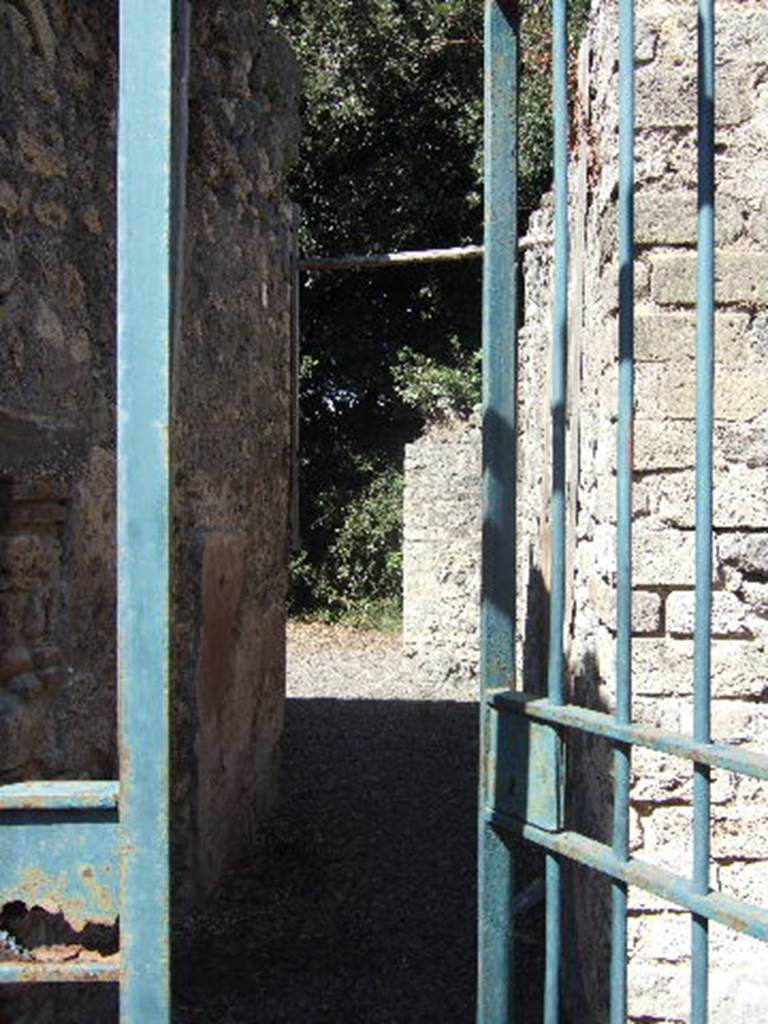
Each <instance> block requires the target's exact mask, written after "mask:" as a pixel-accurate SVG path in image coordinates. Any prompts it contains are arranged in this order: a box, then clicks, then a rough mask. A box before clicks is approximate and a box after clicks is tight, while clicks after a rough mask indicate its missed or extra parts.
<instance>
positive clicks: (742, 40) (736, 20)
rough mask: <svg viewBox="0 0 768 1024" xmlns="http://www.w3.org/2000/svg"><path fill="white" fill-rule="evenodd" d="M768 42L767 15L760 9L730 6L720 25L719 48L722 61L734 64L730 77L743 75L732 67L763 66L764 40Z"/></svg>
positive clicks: (719, 21)
mask: <svg viewBox="0 0 768 1024" xmlns="http://www.w3.org/2000/svg"><path fill="white" fill-rule="evenodd" d="M766 39H768V13H766V11H764V10H762V9H761V8H760V7H751V6H750V5H748V4H744V5H743V7H742V8H740V7H739V6H734V5H729V6H728V7H727V8H725V9H724V10H723V16H722V17H721V18H720V19H719V20H718V25H717V48H718V53H719V54H720V55H721V56H720V59H721V60H723V59H725V60H728V61H729V62H732V63H731V64H730V66H729V67H728V71H729V72H730V73H731V74H739V73H741V74H743V72H741V69H738V70H737V69H735V68H734V67H733V64H746V63H751V64H764V63H765V40H766Z"/></svg>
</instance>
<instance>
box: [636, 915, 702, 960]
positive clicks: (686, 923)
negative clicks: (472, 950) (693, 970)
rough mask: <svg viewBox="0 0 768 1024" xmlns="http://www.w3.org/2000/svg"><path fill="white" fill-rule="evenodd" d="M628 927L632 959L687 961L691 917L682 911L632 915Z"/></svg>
mask: <svg viewBox="0 0 768 1024" xmlns="http://www.w3.org/2000/svg"><path fill="white" fill-rule="evenodd" d="M628 926H629V956H630V961H632V960H636V959H639V960H643V961H645V962H650V961H653V960H657V961H661V962H663V961H667V962H669V963H684V962H685V961H686V960H687V959H688V947H689V945H690V939H691V919H690V917H689V915H688V914H685V913H683V912H682V911H674V910H665V911H661V912H660V913H655V914H653V913H652V914H642V915H632V916H631V917H630V919H629V922H628Z"/></svg>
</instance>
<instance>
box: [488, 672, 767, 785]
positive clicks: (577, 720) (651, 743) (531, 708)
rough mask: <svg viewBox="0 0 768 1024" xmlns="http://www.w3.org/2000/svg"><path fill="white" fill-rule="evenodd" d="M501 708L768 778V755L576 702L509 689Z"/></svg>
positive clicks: (496, 703)
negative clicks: (640, 722) (623, 720)
mask: <svg viewBox="0 0 768 1024" xmlns="http://www.w3.org/2000/svg"><path fill="white" fill-rule="evenodd" d="M491 704H492V706H493V707H495V708H497V709H498V710H500V711H507V712H510V713H514V714H520V715H526V716H527V717H529V718H534V719H536V720H538V721H542V722H552V723H553V724H555V725H563V726H566V727H568V728H571V729H580V730H581V731H582V732H588V733H591V734H592V735H593V736H604V737H605V738H606V739H611V740H618V741H619V742H621V743H631V744H633V745H635V746H638V747H647V748H649V749H650V750H658V751H660V752H661V753H663V754H672V755H673V756H674V757H681V758H684V759H685V760H686V761H695V762H697V763H699V764H708V765H712V767H714V768H723V769H725V770H726V771H729V772H738V773H740V774H742V775H749V776H751V777H752V778H755V779H765V780H768V754H761V753H759V752H758V751H756V750H745V749H743V748H741V747H734V746H730V745H729V744H727V743H699V742H697V741H696V740H695V739H693V738H692V737H690V736H686V735H684V734H682V733H676V732H670V731H667V730H666V729H656V728H654V727H652V726H646V725H636V724H632V725H625V724H623V723H621V722H617V721H616V720H615V719H614V718H613V716H612V715H608V714H605V713H604V712H602V711H592V710H590V709H588V708H580V707H576V706H574V705H573V704H565V705H556V704H550V702H549V701H548V700H547V699H546V698H533V697H530V696H528V695H527V694H524V693H513V692H512V691H510V690H506V691H504V692H503V693H497V694H495V695H494V697H493V698H492V700H491Z"/></svg>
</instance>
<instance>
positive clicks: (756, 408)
mask: <svg viewBox="0 0 768 1024" xmlns="http://www.w3.org/2000/svg"><path fill="white" fill-rule="evenodd" d="M636 394H637V416H638V418H639V419H654V420H666V419H669V420H692V419H694V418H695V416H696V384H695V371H694V364H693V363H691V362H685V363H640V364H639V365H638V366H637V369H636ZM767 412H768V388H766V387H765V386H764V383H763V381H762V379H761V377H760V370H759V365H758V364H755V365H754V366H753V367H745V366H743V365H739V367H738V368H733V367H730V366H729V367H728V369H727V370H726V371H723V372H721V373H718V374H717V376H716V385H715V416H716V417H717V418H718V419H720V420H733V421H741V420H753V419H756V418H757V417H759V416H762V415H763V414H764V413H767Z"/></svg>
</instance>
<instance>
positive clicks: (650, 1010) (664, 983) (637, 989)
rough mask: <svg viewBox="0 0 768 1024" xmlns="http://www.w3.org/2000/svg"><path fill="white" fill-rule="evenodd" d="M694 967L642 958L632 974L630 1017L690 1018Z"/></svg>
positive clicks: (666, 1021)
mask: <svg viewBox="0 0 768 1024" xmlns="http://www.w3.org/2000/svg"><path fill="white" fill-rule="evenodd" d="M689 976H690V969H689V968H688V967H687V966H686V965H685V964H683V963H679V964H676V963H669V962H658V961H650V962H649V961H646V960H640V959H639V958H638V960H637V961H636V962H635V963H633V964H632V965H631V968H630V975H629V1004H628V1013H629V1018H630V1020H639V1021H654V1022H659V1024H678V1022H680V1024H682V1022H683V1021H687V1020H688V1001H689V995H688V993H689V989H690V980H689Z"/></svg>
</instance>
